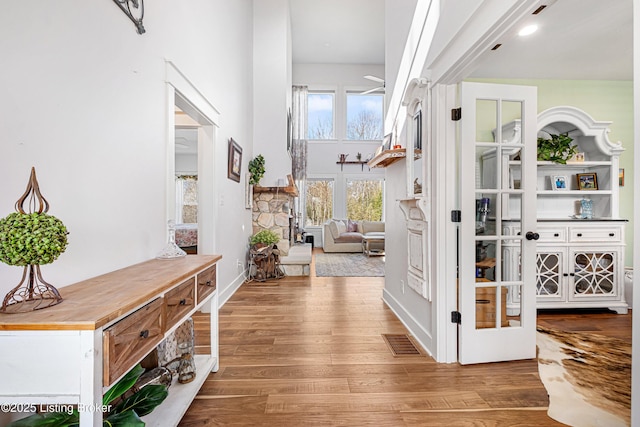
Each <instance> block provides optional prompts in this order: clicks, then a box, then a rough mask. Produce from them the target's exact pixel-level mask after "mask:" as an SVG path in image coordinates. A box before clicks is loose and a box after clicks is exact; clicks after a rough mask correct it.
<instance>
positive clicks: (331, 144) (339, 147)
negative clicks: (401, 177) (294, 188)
mask: <svg viewBox="0 0 640 427" xmlns="http://www.w3.org/2000/svg"><path fill="white" fill-rule="evenodd" d="M367 74H371V75H374V76H379V77H384V66H382V65H350V64H294V65H293V84H295V85H307V86H308V87H309V90H332V91H335V111H334V114H335V123H334V134H335V136H336V139H334V140H330V141H310V142H309V144H308V148H307V156H308V162H307V177H308V178H333V179H334V180H335V184H334V195H335V198H334V216H335V217H339V218H346V200H345V198H344V194H345V182H346V180H347V179H354V178H355V179H357V178H362V177H377V178H384V169H380V168H374V169H369V168H368V167H367V166H366V165H365V166H364V167H362V166H360V165H343V167H342V168H340V165H339V164H336V162H337V161H338V158H339V155H340V154H341V153H343V154H348V155H349V156H348V157H347V160H356V154H357V153H361V154H362V159H363V160H365V159H366V158H367V156H369V155H371V156H373V154H374V153H375V150H376V148H378V146H379V145H380V143H381V142H380V141H372V142H369V141H367V142H361V141H346V140H345V139H344V135H345V134H346V130H345V128H346V93H347V91H365V90H367V89H371V88H372V82H370V81H369V80H366V79H365V78H364V77H363V76H365V75H367ZM306 231H308V232H311V230H310V229H309V230H306ZM314 235H315V236H316V238H315V242H314V243H315V244H316V246H321V243H320V241H319V239H318V237H319V236H320V233H319V232H318V233H315V234H314Z"/></svg>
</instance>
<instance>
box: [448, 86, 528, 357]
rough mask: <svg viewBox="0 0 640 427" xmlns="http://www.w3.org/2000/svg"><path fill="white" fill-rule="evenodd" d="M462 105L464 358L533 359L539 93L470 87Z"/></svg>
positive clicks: (465, 90)
mask: <svg viewBox="0 0 640 427" xmlns="http://www.w3.org/2000/svg"><path fill="white" fill-rule="evenodd" d="M461 101H462V102H461V107H462V119H461V121H460V138H461V140H460V144H461V145H460V153H461V165H460V183H461V191H460V194H461V200H460V206H461V213H462V215H461V218H462V219H461V224H460V248H459V252H460V265H459V282H458V287H459V291H458V302H459V306H458V307H459V311H460V313H461V322H460V327H459V334H458V338H459V361H460V363H462V364H468V363H484V362H499V361H505V360H517V359H528V358H534V357H535V355H536V342H535V331H536V290H535V289H536V278H535V273H536V258H535V256H536V253H535V252H536V244H535V240H537V234H536V232H535V231H536V230H535V229H536V134H537V132H536V120H537V119H536V116H537V88H535V87H530V86H512V85H497V84H484V83H467V82H465V83H462V84H461ZM508 293H515V294H514V295H518V296H519V298H513V300H515V301H519V306H518V307H515V308H514V307H511V306H510V309H509V313H507V309H506V300H507V294H508Z"/></svg>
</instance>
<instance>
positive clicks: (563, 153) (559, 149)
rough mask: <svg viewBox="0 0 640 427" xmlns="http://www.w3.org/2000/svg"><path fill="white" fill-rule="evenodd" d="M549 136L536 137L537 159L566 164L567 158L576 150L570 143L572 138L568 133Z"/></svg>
mask: <svg viewBox="0 0 640 427" xmlns="http://www.w3.org/2000/svg"><path fill="white" fill-rule="evenodd" d="M549 136H550V137H551V138H542V137H539V138H538V160H541V161H551V162H555V163H561V164H563V165H564V164H567V160H569V159H570V158H571V157H573V155H574V154H576V153H577V152H578V148H577V147H576V146H575V145H572V144H571V143H572V142H573V138H571V137H569V136H568V135H553V134H549Z"/></svg>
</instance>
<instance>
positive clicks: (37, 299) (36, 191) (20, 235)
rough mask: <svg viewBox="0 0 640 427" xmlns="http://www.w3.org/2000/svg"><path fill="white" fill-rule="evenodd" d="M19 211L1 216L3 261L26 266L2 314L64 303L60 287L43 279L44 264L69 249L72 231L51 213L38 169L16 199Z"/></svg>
mask: <svg viewBox="0 0 640 427" xmlns="http://www.w3.org/2000/svg"><path fill="white" fill-rule="evenodd" d="M36 208H37V211H35V212H33V211H34V210H36ZM16 210H17V211H18V212H14V213H12V214H9V215H7V216H6V217H5V218H2V219H0V261H1V262H3V263H5V264H8V265H17V266H22V267H24V273H23V274H22V280H21V281H20V283H19V284H18V286H16V287H15V288H13V289H12V290H11V291H9V293H7V295H6V296H5V298H4V300H3V302H2V307H0V312H2V313H18V312H25V311H32V310H37V309H42V308H46V307H50V306H52V305H56V304H59V303H60V302H62V296H60V293H59V292H58V290H57V289H56V288H55V287H54V286H52V285H50V284H49V283H47V282H45V281H44V279H43V278H42V273H41V272H40V266H41V265H43V264H49V263H52V262H53V261H55V260H56V259H57V258H58V257H59V256H60V254H62V253H63V252H64V251H65V249H66V248H67V243H68V242H67V234H68V231H67V228H66V227H65V226H64V224H63V223H62V221H60V220H59V219H58V218H56V217H55V216H53V215H49V214H47V211H48V210H49V202H47V200H46V199H45V198H44V197H43V196H42V194H41V193H40V186H39V184H38V180H37V179H36V170H35V168H31V176H30V178H29V184H28V185H27V190H26V191H25V193H24V194H23V195H22V197H20V199H18V201H17V202H16ZM27 210H29V212H27Z"/></svg>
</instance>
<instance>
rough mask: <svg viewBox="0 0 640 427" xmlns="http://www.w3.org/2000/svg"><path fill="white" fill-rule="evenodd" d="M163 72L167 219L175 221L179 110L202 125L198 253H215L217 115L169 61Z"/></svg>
mask: <svg viewBox="0 0 640 427" xmlns="http://www.w3.org/2000/svg"><path fill="white" fill-rule="evenodd" d="M165 71H166V88H167V97H166V106H165V107H166V116H167V120H166V122H167V128H166V135H167V139H166V147H167V175H166V177H167V181H166V187H165V188H166V218H167V221H168V220H170V219H173V220H175V211H176V209H175V200H176V194H175V171H176V164H175V107H176V105H177V106H178V107H180V109H181V110H182V111H184V112H185V113H187V114H188V115H189V116H190V117H191V118H192V119H194V120H195V121H196V122H198V123H199V124H200V125H201V126H200V127H199V129H198V253H199V254H215V253H217V251H216V247H215V242H216V238H215V229H216V227H215V224H216V220H217V211H216V208H215V207H216V205H215V200H216V199H217V188H216V181H215V177H216V174H215V161H214V154H215V145H214V144H215V142H216V128H217V127H218V123H219V121H220V113H219V112H218V110H217V109H216V108H215V107H214V106H213V105H212V104H211V103H210V102H209V100H207V98H206V97H205V96H204V95H203V94H202V93H201V92H200V91H199V90H198V89H197V88H196V87H195V86H194V85H193V83H192V82H191V81H190V80H189V79H188V78H187V77H186V76H185V75H184V74H183V73H182V72H181V71H180V70H179V69H178V67H177V66H176V65H175V64H174V63H173V62H171V61H166V62H165Z"/></svg>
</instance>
